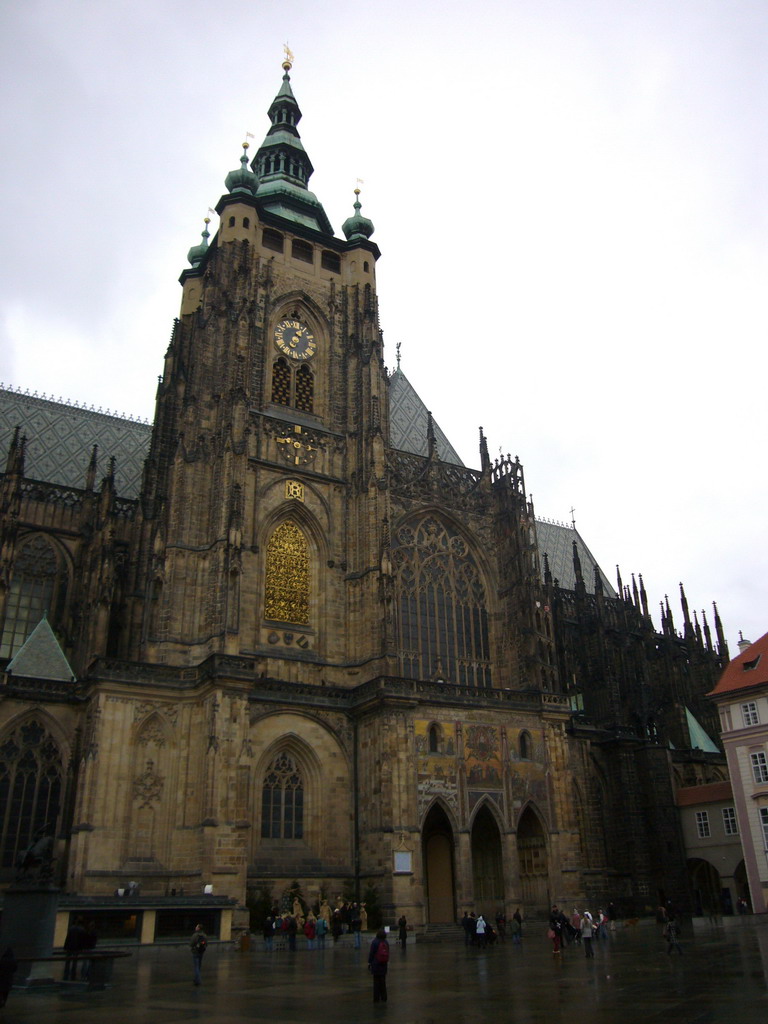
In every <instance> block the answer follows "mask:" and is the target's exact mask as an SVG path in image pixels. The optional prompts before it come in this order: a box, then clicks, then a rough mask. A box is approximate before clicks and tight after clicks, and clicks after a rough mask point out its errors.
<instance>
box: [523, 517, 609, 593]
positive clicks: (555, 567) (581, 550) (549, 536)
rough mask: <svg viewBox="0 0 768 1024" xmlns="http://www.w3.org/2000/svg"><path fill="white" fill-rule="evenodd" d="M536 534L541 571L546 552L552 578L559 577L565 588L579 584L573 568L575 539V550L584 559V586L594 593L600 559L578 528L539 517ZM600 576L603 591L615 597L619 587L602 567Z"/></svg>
mask: <svg viewBox="0 0 768 1024" xmlns="http://www.w3.org/2000/svg"><path fill="white" fill-rule="evenodd" d="M536 537H537V539H538V542H539V554H540V555H541V562H542V565H541V571H542V573H543V572H544V555H545V554H546V555H547V557H548V559H549V569H550V572H551V573H552V578H553V579H556V580H558V581H559V583H560V586H561V587H563V588H564V589H565V590H573V589H574V588H575V586H576V573H575V571H574V568H573V542H574V541H576V550H577V551H578V554H579V561H580V562H581V574H582V576H583V577H584V586H585V587H586V588H587V592H588V593H590V594H594V592H595V566H596V565H597V561H596V559H595V557H594V555H593V554H592V552H591V551H590V550H589V548H588V547H587V545H586V544H585V543H584V541H583V540H582V538H581V536H580V534H579V532H578V530H577V529H576V528H575V527H573V526H567V525H566V524H565V523H553V522H550V521H549V520H546V519H537V520H536ZM598 568H599V566H598ZM600 579H601V580H602V583H603V593H604V594H605V596H606V597H616V590H615V589H614V588H613V587H612V586H611V584H610V583H609V582H608V579H607V577H606V575H605V573H604V572H603V570H602V569H600Z"/></svg>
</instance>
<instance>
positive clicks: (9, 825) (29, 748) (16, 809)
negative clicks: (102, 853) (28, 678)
mask: <svg viewBox="0 0 768 1024" xmlns="http://www.w3.org/2000/svg"><path fill="white" fill-rule="evenodd" d="M63 777H64V770H63V767H62V762H61V752H60V751H59V748H58V746H57V745H56V743H55V741H54V740H53V738H52V737H51V736H50V734H49V733H48V732H47V730H46V729H45V727H44V726H43V725H42V724H41V723H40V722H39V721H37V720H35V719H32V720H31V721H27V722H25V723H24V724H23V725H20V726H18V728H17V729H16V730H15V731H14V732H12V733H11V734H10V736H8V737H7V738H6V739H5V740H3V741H2V743H0V867H2V868H4V869H6V868H12V867H13V866H14V864H15V862H16V857H17V855H18V854H19V853H20V852H21V851H22V850H25V849H26V848H27V847H28V846H30V845H31V844H32V842H33V840H34V839H35V837H36V834H37V833H40V834H47V835H49V836H54V835H55V832H56V826H57V820H58V817H59V807H60V805H61V801H62V788H63ZM38 838H39V836H38Z"/></svg>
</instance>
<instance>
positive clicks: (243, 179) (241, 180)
mask: <svg viewBox="0 0 768 1024" xmlns="http://www.w3.org/2000/svg"><path fill="white" fill-rule="evenodd" d="M224 185H225V186H226V188H227V190H228V191H229V192H232V193H235V194H240V193H244V194H245V195H249V196H255V195H256V190H257V189H258V187H259V179H258V178H257V177H256V175H255V174H254V173H253V171H252V170H250V168H249V167H248V143H247V142H244V143H243V155H242V156H241V157H240V167H239V168H238V169H237V170H236V171H230V172H229V174H228V175H227V176H226V178H225V179H224Z"/></svg>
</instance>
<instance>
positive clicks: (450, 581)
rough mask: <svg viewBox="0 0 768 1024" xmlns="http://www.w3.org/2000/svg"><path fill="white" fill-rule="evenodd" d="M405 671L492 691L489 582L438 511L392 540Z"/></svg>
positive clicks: (461, 537)
mask: <svg viewBox="0 0 768 1024" xmlns="http://www.w3.org/2000/svg"><path fill="white" fill-rule="evenodd" d="M392 563H393V566H394V570H395V578H396V593H397V614H398V635H399V655H400V670H401V672H402V674H403V675H404V676H406V677H407V678H410V679H444V680H446V681H447V682H450V683H456V684H459V685H464V686H478V687H482V686H491V685H492V671H491V644H490V624H489V622H490V616H489V614H488V606H487V595H488V593H489V587H488V584H487V576H486V573H485V572H484V571H483V569H482V567H481V561H480V558H479V556H478V553H477V552H476V551H475V550H474V545H473V544H472V543H471V542H470V541H469V540H468V538H467V537H466V536H465V535H464V533H463V531H462V530H460V529H459V527H458V526H457V525H456V524H454V523H452V522H450V521H448V520H447V519H446V518H445V517H444V516H442V515H440V514H439V513H437V512H426V513H422V514H421V515H420V516H418V517H412V518H409V519H407V520H405V521H404V522H402V523H401V524H400V525H399V526H398V527H397V528H396V529H395V530H394V531H393V535H392Z"/></svg>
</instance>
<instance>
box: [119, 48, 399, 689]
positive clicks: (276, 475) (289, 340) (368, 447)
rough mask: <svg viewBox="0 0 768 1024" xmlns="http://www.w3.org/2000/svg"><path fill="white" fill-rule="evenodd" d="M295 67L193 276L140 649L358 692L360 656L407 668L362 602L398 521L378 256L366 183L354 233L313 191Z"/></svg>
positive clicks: (193, 257)
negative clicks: (235, 663) (236, 663)
mask: <svg viewBox="0 0 768 1024" xmlns="http://www.w3.org/2000/svg"><path fill="white" fill-rule="evenodd" d="M290 68H291V64H290V61H289V60H286V61H285V62H284V64H283V70H284V74H283V79H282V83H281V86H280V89H279V91H278V93H277V96H276V97H275V99H274V101H273V102H272V104H271V106H270V108H269V118H270V122H271V125H270V128H269V130H268V132H267V134H266V137H265V138H264V141H263V143H262V144H261V146H260V147H259V149H258V151H257V152H256V155H255V156H254V158H253V160H252V161H251V163H250V166H249V162H248V145H247V143H246V144H244V146H243V154H242V156H241V158H240V166H239V168H238V169H236V170H234V171H232V172H230V173H229V174H228V175H227V177H226V180H225V184H226V188H227V192H226V193H225V194H224V195H223V196H222V197H221V199H220V200H219V202H218V204H217V205H216V213H217V215H218V218H219V223H218V229H217V230H216V231H215V233H214V234H213V237H212V238H211V234H210V231H209V226H208V222H206V226H205V230H204V232H203V237H202V241H201V244H200V245H197V246H195V247H193V248H192V249H191V250H190V252H189V261H190V264H191V266H190V267H189V268H188V269H186V270H185V271H184V272H183V273H182V275H181V284H182V289H183V291H182V302H181V315H180V317H179V319H178V320H177V321H176V323H175V326H174V330H173V334H172V337H171V342H170V345H169V348H168V351H167V354H166V357H165V369H164V373H163V376H162V378H161V380H160V383H159V387H158V394H157V414H156V418H155V428H154V432H153V437H152V447H151V453H150V457H149V459H148V462H147V468H146V473H145V488H144V498H143V507H142V513H143V526H142V539H143V544H142V556H141V564H140V566H139V572H138V576H139V581H140V588H139V589H140V592H141V598H142V599H141V600H139V601H137V605H136V614H137V615H141V619H142V622H141V628H140V630H137V631H136V634H135V635H136V636H137V637H140V643H139V644H137V646H136V649H135V650H134V652H133V654H134V656H135V657H136V658H140V659H142V660H144V659H146V660H149V661H156V660H161V661H166V660H172V661H173V662H174V663H178V661H179V659H180V658H181V659H182V660H184V661H185V662H186V663H187V664H190V665H193V664H198V663H199V662H200V660H201V659H202V658H204V657H206V656H207V655H210V654H214V653H217V652H218V653H223V654H229V655H244V656H247V657H248V658H254V659H255V663H256V665H257V667H258V671H259V672H260V673H261V674H262V675H266V676H274V677H277V678H280V679H288V680H294V681H300V682H319V681H323V682H332V683H335V684H337V685H338V684H341V685H343V684H345V683H352V682H354V683H357V682H360V681H361V680H360V672H361V669H360V666H361V665H365V666H366V668H365V674H366V677H372V676H375V675H378V674H380V673H382V672H387V671H391V670H392V665H391V664H390V663H389V661H388V656H389V652H390V651H391V648H392V637H391V632H388V617H387V614H377V615H376V616H374V618H373V619H371V617H370V616H366V617H364V616H362V615H361V614H360V612H359V609H360V608H362V607H368V608H369V609H370V607H371V602H373V603H374V604H375V605H376V606H377V607H378V606H379V602H380V600H381V593H382V585H381V580H380V576H381V571H380V565H381V561H382V545H383V543H384V537H385V534H386V523H387V521H388V506H387V500H388V499H387V492H386V489H385V487H384V477H385V470H384V445H385V439H386V438H387V437H388V409H389V406H388V392H387V388H388V383H387V377H386V371H385V368H384V363H383V358H382V338H381V332H380V330H379V323H378V310H377V300H376V261H377V259H378V257H379V250H378V247H377V246H376V244H375V243H374V242H372V241H371V240H370V236H371V235H372V233H373V224H372V223H371V221H370V220H368V219H367V218H366V217H364V216H363V215H362V213H361V203H360V198H359V190H356V194H355V201H354V212H353V214H352V216H350V217H349V218H348V220H347V221H346V222H345V223H344V225H343V233H344V238H343V239H342V238H338V237H336V235H335V234H334V232H333V229H332V227H331V225H330V222H329V221H328V218H327V216H326V214H325V211H324V210H323V207H322V205H321V203H320V202H319V200H318V199H317V197H316V196H315V195H314V194H313V193H312V192H310V191H309V189H308V182H309V179H310V176H311V174H312V170H313V168H312V164H311V162H310V160H309V157H308V155H307V153H306V151H305V150H304V147H303V145H302V142H301V139H300V136H299V131H298V124H299V121H300V119H301V111H300V109H299V106H298V103H297V102H296V99H295V97H294V94H293V89H292V87H291V81H290V74H289V72H290ZM372 621H374V622H376V624H377V625H376V628H371V623H372Z"/></svg>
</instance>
